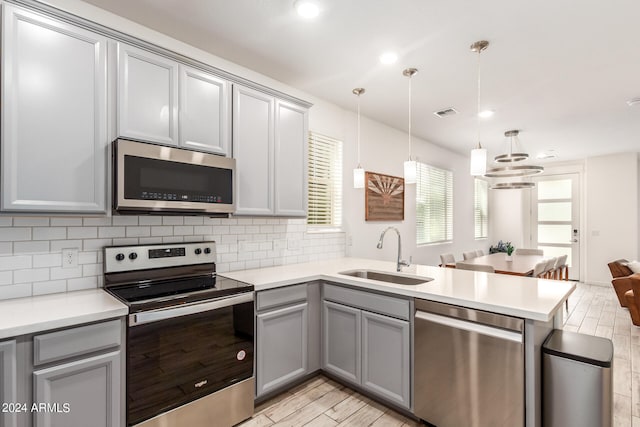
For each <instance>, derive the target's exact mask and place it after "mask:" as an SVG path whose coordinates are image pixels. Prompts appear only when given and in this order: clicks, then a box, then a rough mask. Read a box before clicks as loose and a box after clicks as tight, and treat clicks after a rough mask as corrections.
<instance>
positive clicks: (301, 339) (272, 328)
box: [256, 302, 308, 396]
mask: <svg viewBox="0 0 640 427" xmlns="http://www.w3.org/2000/svg"><path fill="white" fill-rule="evenodd" d="M307 325H308V309H307V303H306V302H303V303H301V304H296V305H293V306H290V307H285V308H280V309H277V310H271V311H268V312H265V313H260V314H258V316H257V334H256V337H257V339H258V342H257V344H256V347H257V361H256V373H257V375H256V381H257V382H256V395H257V396H260V395H263V394H265V393H268V392H269V391H272V390H275V389H277V388H278V387H279V386H282V385H285V384H287V383H289V382H291V381H292V380H294V379H296V378H299V377H301V376H303V375H305V374H306V373H307V372H308V367H307V361H308V354H307V346H308V342H307V338H308V333H307V327H308V326H307Z"/></svg>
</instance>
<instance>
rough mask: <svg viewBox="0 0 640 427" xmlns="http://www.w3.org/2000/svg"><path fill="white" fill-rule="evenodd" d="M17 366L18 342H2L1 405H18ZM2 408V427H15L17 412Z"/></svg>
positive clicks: (0, 424) (0, 365)
mask: <svg viewBox="0 0 640 427" xmlns="http://www.w3.org/2000/svg"><path fill="white" fill-rule="evenodd" d="M16 369H17V366H16V342H15V340H12V341H4V342H0V404H2V403H18V398H17V394H16V390H17V383H16V377H17V371H16ZM1 409H2V408H0V427H15V426H16V425H17V416H16V412H15V411H3V410H1Z"/></svg>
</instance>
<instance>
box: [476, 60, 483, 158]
mask: <svg viewBox="0 0 640 427" xmlns="http://www.w3.org/2000/svg"><path fill="white" fill-rule="evenodd" d="M481 53H482V49H478V112H477V114H476V124H477V130H478V148H482V145H481V144H480V54H481Z"/></svg>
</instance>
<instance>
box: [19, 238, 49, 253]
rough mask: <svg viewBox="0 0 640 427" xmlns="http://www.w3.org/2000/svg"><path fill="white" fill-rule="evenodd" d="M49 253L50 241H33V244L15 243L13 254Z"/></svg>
mask: <svg viewBox="0 0 640 427" xmlns="http://www.w3.org/2000/svg"><path fill="white" fill-rule="evenodd" d="M47 252H49V241H48V240H37V241H31V242H15V243H14V244H13V253H14V254H15V255H20V254H34V253H47Z"/></svg>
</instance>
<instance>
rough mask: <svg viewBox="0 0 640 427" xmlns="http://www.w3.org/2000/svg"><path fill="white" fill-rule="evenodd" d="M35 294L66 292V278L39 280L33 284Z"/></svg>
mask: <svg viewBox="0 0 640 427" xmlns="http://www.w3.org/2000/svg"><path fill="white" fill-rule="evenodd" d="M32 287H33V295H45V294H55V293H58V292H65V291H66V290H67V281H66V280H47V281H45V282H37V283H34V284H33V285H32Z"/></svg>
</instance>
